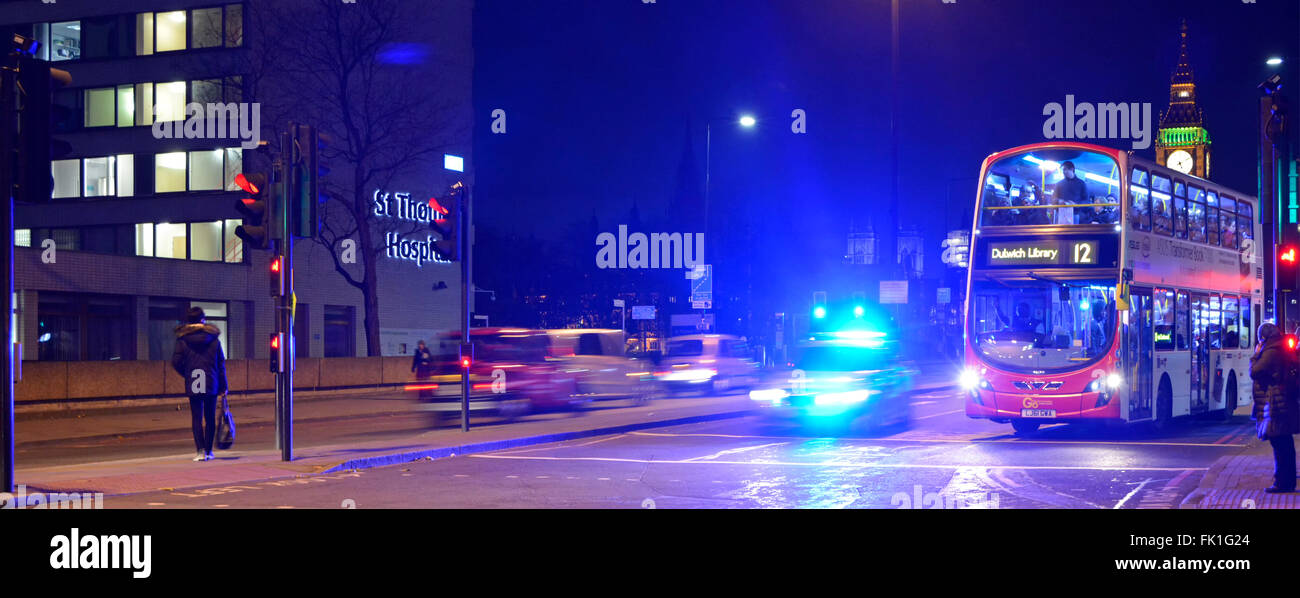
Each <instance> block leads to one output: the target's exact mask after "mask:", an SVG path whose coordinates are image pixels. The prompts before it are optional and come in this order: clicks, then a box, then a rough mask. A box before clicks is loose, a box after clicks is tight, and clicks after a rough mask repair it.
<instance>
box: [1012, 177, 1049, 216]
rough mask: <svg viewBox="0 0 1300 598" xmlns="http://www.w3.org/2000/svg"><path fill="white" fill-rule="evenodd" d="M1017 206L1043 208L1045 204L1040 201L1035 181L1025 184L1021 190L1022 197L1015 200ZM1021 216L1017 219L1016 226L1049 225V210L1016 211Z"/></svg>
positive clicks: (1030, 209)
mask: <svg viewBox="0 0 1300 598" xmlns="http://www.w3.org/2000/svg"><path fill="white" fill-rule="evenodd" d="M1015 205H1017V206H1041V205H1043V202H1042V201H1040V200H1039V194H1038V185H1035V184H1034V182H1033V181H1029V182H1028V183H1025V186H1024V187H1021V188H1020V197H1017V198H1016V199H1015ZM1016 212H1018V213H1019V215H1018V216H1017V217H1016V224H1048V220H1047V210H1046V209H1043V208H1033V207H1031V208H1029V209H1027V210H1016Z"/></svg>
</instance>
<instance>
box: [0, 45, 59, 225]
mask: <svg viewBox="0 0 1300 598" xmlns="http://www.w3.org/2000/svg"><path fill="white" fill-rule="evenodd" d="M18 69H19V70H18V90H19V94H18V97H19V98H20V99H19V101H20V104H19V118H18V143H16V144H14V146H13V148H14V155H12V156H5V160H8V163H7V164H6V165H12V167H13V171H12V172H13V173H14V175H15V176H14V179H13V185H14V188H13V189H12V193H13V197H14V198H15V199H16V200H18V201H21V202H26V203H36V202H48V201H50V198H51V196H53V194H54V176H53V173H52V172H51V169H50V161H51V160H57V159H60V158H63V157H65V156H67V155H68V154H70V153H72V146H71V145H69V144H68V143H67V142H65V141H60V140H57V139H54V138H53V137H52V135H53V133H54V121H55V120H56V119H55V116H56V114H55V113H56V112H57V109H56V108H55V107H54V105H53V103H54V90H56V89H58V88H61V87H67V86H68V85H71V84H72V76H71V75H69V74H68V72H67V71H64V70H60V69H56V68H51V67H50V66H49V63H48V62H45V61H43V60H36V59H34V58H30V57H26V56H24V57H21V58H20V59H19V61H18ZM0 164H4V163H0Z"/></svg>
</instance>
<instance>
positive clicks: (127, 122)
mask: <svg viewBox="0 0 1300 598" xmlns="http://www.w3.org/2000/svg"><path fill="white" fill-rule="evenodd" d="M133 125H135V87H134V86H131V85H118V86H117V126H119V127H130V126H133Z"/></svg>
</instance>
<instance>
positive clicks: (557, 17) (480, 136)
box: [474, 0, 1300, 275]
mask: <svg viewBox="0 0 1300 598" xmlns="http://www.w3.org/2000/svg"><path fill="white" fill-rule="evenodd" d="M1298 7H1300V3H1298V2H1296V1H1295V0H1258V1H1257V2H1255V3H1253V4H1246V3H1241V2H1233V1H1228V0H1221V1H1215V2H1192V1H1186V0H1178V1H1151V2H1147V1H1096V2H1086V3H1084V2H1056V1H1042V0H998V1H996V2H993V1H988V0H983V1H981V0H957V1H956V2H955V3H952V4H944V3H942V2H941V1H940V0H904V2H903V6H902V17H901V31H902V38H901V39H902V41H901V44H902V49H901V53H902V63H901V91H900V103H901V105H902V111H901V121H900V123H901V124H900V126H901V129H900V136H901V157H902V166H901V172H900V178H901V190H900V193H901V196H902V198H903V209H902V215H901V218H902V222H903V225H904V226H907V225H913V226H918V227H920V228H921V229H922V231H923V232H925V233H926V234H927V235H928V236H929V237H930V238H931V239H933V241H932V242H930V241H928V242H927V246H926V252H927V256H926V257H927V262H928V264H927V267H929V268H933V267H936V266H937V265H938V264H937V256H938V253H939V249H938V239H939V238H940V237H941V236H942V235H943V233H944V232H945V231H946V230H950V229H957V228H967V227H969V221H968V218H969V214H968V211H969V209H970V205H971V204H973V202H974V185H975V179H976V177H977V176H978V168H979V166H980V162H981V160H982V159H983V157H984V156H986V155H988V154H989V153H992V152H994V151H998V150H1001V149H1005V148H1008V147H1012V146H1015V145H1021V144H1026V143H1033V142H1038V141H1043V137H1042V126H1043V121H1044V116H1043V115H1042V110H1043V106H1044V104H1046V103H1048V102H1064V100H1065V95H1066V94H1073V95H1075V97H1076V101H1091V102H1151V103H1152V121H1153V122H1152V130H1153V131H1152V135H1153V137H1154V135H1155V133H1154V129H1155V128H1156V126H1157V125H1158V120H1159V113H1160V111H1161V110H1163V109H1164V108H1165V107H1166V105H1167V102H1168V93H1169V87H1168V86H1169V77H1170V74H1171V73H1172V71H1173V68H1174V65H1175V63H1176V59H1177V53H1178V31H1179V23H1180V20H1181V19H1182V18H1184V17H1185V18H1186V19H1187V21H1188V27H1189V42H1190V43H1189V55H1190V58H1191V63H1192V68H1193V70H1194V72H1195V78H1196V83H1197V92H1198V96H1199V97H1198V100H1199V105H1200V106H1201V107H1202V108H1203V109H1204V112H1205V119H1206V128H1207V129H1208V130H1209V132H1210V137H1211V139H1212V140H1213V145H1212V146H1211V147H1212V149H1211V152H1212V158H1211V165H1212V172H1211V179H1213V180H1215V181H1217V182H1220V183H1223V184H1226V185H1228V186H1231V187H1234V188H1238V189H1241V190H1243V191H1245V192H1248V193H1252V194H1253V193H1255V191H1256V187H1257V183H1256V168H1257V166H1256V153H1257V152H1256V137H1255V135H1256V133H1255V130H1256V129H1255V128H1256V126H1257V125H1256V118H1257V116H1256V114H1257V113H1256V110H1257V99H1256V98H1257V97H1258V94H1259V92H1258V91H1257V90H1256V86H1257V85H1258V84H1259V83H1260V81H1262V80H1263V79H1264V78H1265V77H1266V76H1267V75H1268V73H1269V72H1270V68H1271V67H1267V66H1265V65H1264V60H1265V58H1267V57H1268V56H1272V55H1279V56H1283V57H1285V58H1286V60H1287V62H1286V64H1285V65H1284V66H1283V67H1282V70H1281V73H1282V76H1283V77H1284V81H1285V82H1287V83H1290V82H1295V81H1297V80H1300V77H1298V76H1297V69H1296V66H1297V64H1300V8H1298ZM474 26H475V50H476V56H475V61H476V75H475V89H474V94H475V97H474V103H475V113H476V123H475V126H476V131H475V144H476V148H475V160H476V163H477V164H476V167H477V170H476V175H477V176H476V179H477V185H478V189H477V191H478V192H477V198H478V204H477V206H478V207H477V208H476V219H477V220H478V221H479V222H480V223H484V222H485V219H489V218H490V219H491V224H492V225H493V226H499V227H504V228H507V229H511V230H514V231H516V232H519V233H521V234H525V235H527V234H535V235H538V236H540V237H550V238H554V237H556V236H558V235H562V234H563V232H564V229H565V226H566V225H567V224H569V223H571V222H573V221H575V220H579V219H590V217H591V215H592V213H593V210H594V211H595V214H596V216H597V218H598V220H599V223H600V227H601V229H602V230H610V231H612V230H614V229H615V227H616V226H617V224H619V223H624V222H626V215H627V213H628V210H629V208H630V207H631V206H632V204H633V202H634V201H635V202H636V204H637V206H638V207H639V209H640V211H641V213H642V214H643V215H647V214H649V215H652V216H653V215H654V214H656V213H658V214H664V213H665V212H666V211H667V209H668V202H669V200H670V199H671V198H672V196H673V192H674V188H675V185H676V182H677V181H676V177H677V172H678V167H679V164H680V163H681V161H682V157H683V151H684V148H685V144H686V140H687V135H688V130H689V135H690V137H689V140H690V143H692V144H693V152H694V158H695V161H696V168H697V169H698V170H699V172H700V176H701V181H700V183H699V184H700V185H701V187H702V184H703V183H702V176H703V170H704V135H705V132H704V123H705V122H706V121H715V122H716V124H714V128H713V152H712V155H713V168H712V200H711V201H712V202H714V205H715V206H729V207H726V208H721V209H737V208H736V207H735V206H739V205H741V204H742V203H748V204H751V205H755V206H759V210H760V212H767V213H770V215H771V218H770V219H767V220H768V221H769V223H770V226H765V228H764V229H763V230H762V233H763V235H765V236H769V235H770V236H771V238H772V240H773V243H774V244H775V243H778V242H779V243H780V244H781V245H780V247H781V249H780V250H779V251H773V252H772V255H771V256H762V258H763V259H767V258H769V257H770V258H771V259H773V260H776V261H775V263H774V267H784V268H788V267H798V266H799V265H803V264H809V265H812V264H819V263H821V262H822V261H823V260H827V261H828V263H834V262H835V261H838V259H839V257H840V256H842V255H843V253H844V250H845V247H844V245H845V236H844V235H845V233H846V232H847V230H848V226H849V223H850V222H851V221H852V222H854V223H856V224H858V225H864V224H866V223H867V221H868V219H870V218H871V217H872V216H873V215H875V217H876V218H878V219H880V221H881V222H882V223H883V221H884V218H885V213H884V210H883V207H884V204H883V202H885V201H886V200H887V197H888V192H889V184H888V166H889V161H888V157H889V153H888V152H889V144H888V143H889V138H888V132H889V112H888V108H889V95H888V83H889V2H887V1H885V0H801V1H785V0H773V1H762V2H759V1H755V0H657V1H656V2H655V3H653V4H646V3H643V2H642V1H641V0H586V1H562V2H561V1H554V0H545V1H537V2H520V1H518V0H479V1H478V4H477V13H476V15H475V22H474ZM1294 89H1295V88H1294V87H1292V85H1289V84H1286V83H1284V92H1291V93H1290V95H1292V96H1293V97H1294V94H1295V92H1294ZM497 108H501V109H504V110H505V111H506V114H507V127H508V128H507V132H506V134H504V135H493V134H490V133H489V132H488V131H489V127H490V122H489V121H490V118H489V115H490V113H491V111H492V110H494V109H497ZM796 108H802V109H804V110H805V111H806V112H807V119H808V121H807V122H808V133H807V134H806V135H794V134H792V133H791V132H790V120H791V119H790V116H789V115H790V112H791V111H792V110H793V109H796ZM742 112H750V113H753V114H756V115H758V116H759V117H760V118H761V119H762V120H761V122H760V124H759V126H758V127H757V128H756V129H754V130H741V129H740V128H738V127H736V126H735V125H734V124H731V122H728V121H729V120H730V119H732V118H734V117H735V116H736V115H738V114H740V113H742ZM688 123H689V127H690V128H689V129H688ZM1094 142H1098V143H1101V144H1103V145H1110V146H1119V147H1124V148H1128V147H1130V144H1129V142H1128V141H1118V140H1101V141H1094ZM1139 155H1143V156H1146V157H1153V156H1154V151H1153V149H1147V150H1144V151H1140V152H1139ZM949 196H951V201H949V199H948V198H949ZM667 216H668V217H669V220H668V222H670V223H672V224H673V225H674V226H675V227H676V228H675V229H674V230H678V231H682V232H687V231H692V230H700V229H701V228H702V227H701V226H699V223H698V222H679V221H676V220H672V219H671V217H672V215H671V214H668V215H667ZM480 225H482V224H480ZM714 249H717V248H716V246H715V247H714ZM594 252H595V246H594V239H593V245H592V255H594ZM755 259H759V257H758V256H756V258H755ZM809 274H810V275H815V274H816V273H815V272H809Z"/></svg>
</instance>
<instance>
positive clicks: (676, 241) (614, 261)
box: [596, 224, 704, 269]
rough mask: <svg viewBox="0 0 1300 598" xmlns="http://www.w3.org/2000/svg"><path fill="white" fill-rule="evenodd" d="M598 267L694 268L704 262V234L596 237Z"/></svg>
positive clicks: (623, 228)
mask: <svg viewBox="0 0 1300 598" xmlns="http://www.w3.org/2000/svg"><path fill="white" fill-rule="evenodd" d="M596 246H597V247H598V248H599V249H597V250H596V267H598V268H602V269H603V268H695V266H698V265H700V264H703V263H704V233H650V234H649V235H647V234H645V233H639V232H638V233H631V234H629V233H628V232H627V225H626V224H620V225H618V235H617V236H615V235H614V233H600V234H599V235H596Z"/></svg>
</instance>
